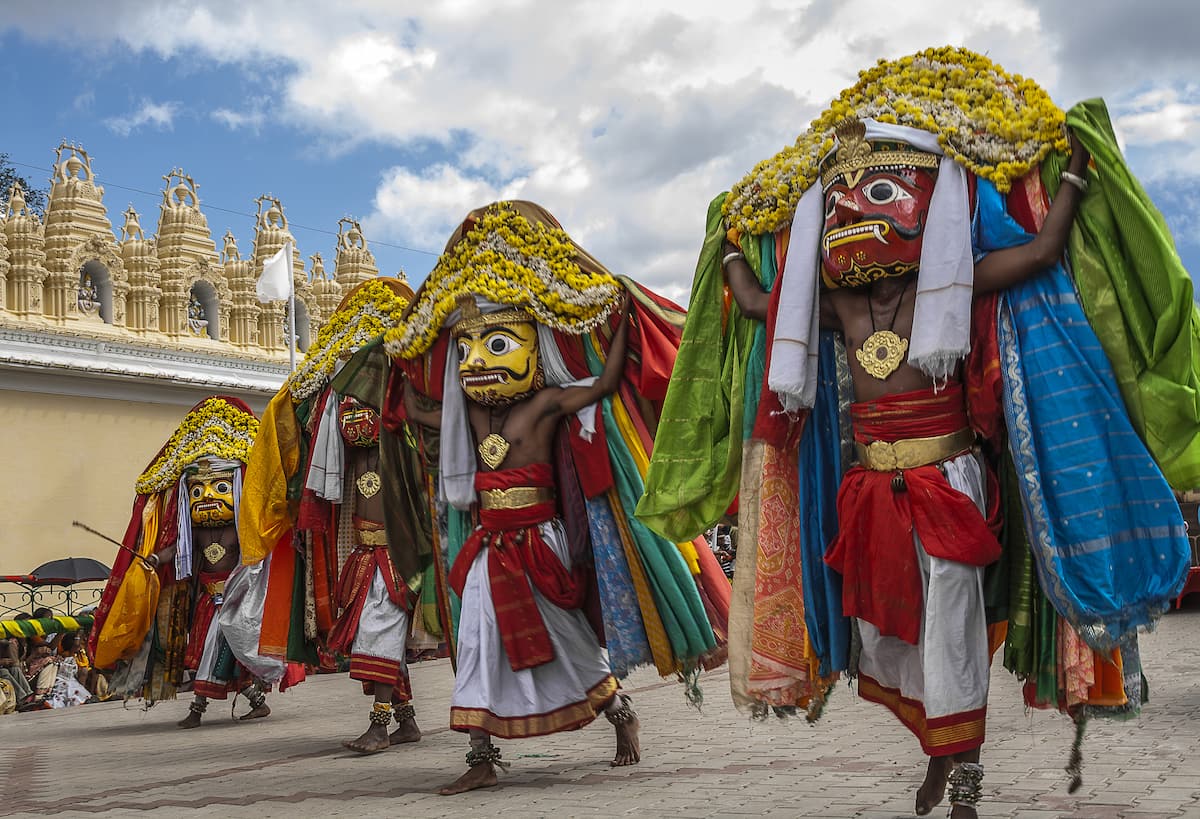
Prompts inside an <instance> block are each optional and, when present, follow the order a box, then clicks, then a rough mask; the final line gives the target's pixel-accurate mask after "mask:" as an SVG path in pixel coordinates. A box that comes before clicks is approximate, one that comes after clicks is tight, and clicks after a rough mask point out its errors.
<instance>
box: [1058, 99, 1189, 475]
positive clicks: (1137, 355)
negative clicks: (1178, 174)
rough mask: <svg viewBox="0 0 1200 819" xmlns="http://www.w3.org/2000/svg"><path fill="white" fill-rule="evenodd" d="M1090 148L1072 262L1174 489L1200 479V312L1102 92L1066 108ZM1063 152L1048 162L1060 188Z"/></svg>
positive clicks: (1137, 422) (1084, 300) (1091, 315)
mask: <svg viewBox="0 0 1200 819" xmlns="http://www.w3.org/2000/svg"><path fill="white" fill-rule="evenodd" d="M1067 125H1068V126H1069V127H1070V128H1071V129H1072V130H1073V131H1074V132H1075V133H1076V134H1077V135H1078V137H1079V140H1080V141H1081V142H1082V143H1083V145H1084V147H1086V148H1087V149H1088V150H1089V151H1090V152H1091V154H1092V160H1093V167H1092V168H1089V171H1088V177H1089V182H1090V185H1089V189H1088V192H1087V195H1085V196H1084V197H1083V202H1082V203H1081V205H1080V207H1079V213H1078V215H1077V216H1076V218H1075V226H1074V227H1073V228H1072V230H1071V237H1070V241H1069V245H1068V248H1069V253H1070V262H1071V270H1072V272H1073V274H1074V277H1075V283H1076V286H1077V288H1078V290H1079V298H1080V302H1081V304H1082V306H1083V310H1084V312H1085V313H1086V314H1087V317H1088V321H1089V322H1090V323H1091V325H1092V327H1093V329H1095V331H1096V335H1097V336H1098V337H1099V339H1100V343H1101V345H1102V346H1103V347H1104V352H1105V354H1106V355H1107V356H1108V359H1109V361H1110V362H1111V363H1112V367H1113V371H1114V372H1115V373H1116V376H1117V383H1118V385H1119V387H1120V390H1121V396H1122V398H1123V399H1124V401H1125V406H1126V408H1127V409H1128V411H1129V416H1130V418H1131V419H1132V420H1133V424H1134V428H1135V429H1137V430H1138V433H1139V434H1140V435H1141V437H1142V440H1143V441H1144V442H1145V444H1146V447H1147V448H1148V449H1149V450H1150V453H1151V454H1152V455H1153V456H1154V459H1155V461H1156V462H1157V463H1158V465H1159V468H1161V469H1162V471H1163V474H1164V475H1165V476H1166V478H1167V481H1168V483H1170V484H1171V486H1172V487H1173V488H1174V489H1177V490H1187V489H1195V488H1196V487H1200V314H1198V313H1197V308H1196V305H1195V304H1194V303H1193V301H1192V279H1191V277H1190V276H1189V275H1188V272H1187V270H1186V269H1184V267H1183V263H1182V261H1181V260H1180V258H1179V254H1178V253H1177V252H1176V250H1175V244H1174V242H1173V241H1172V239H1171V234H1170V232H1169V231H1168V229H1167V224H1166V221H1165V220H1164V219H1163V216H1162V214H1161V213H1160V212H1159V211H1158V209H1157V208H1155V207H1154V204H1153V203H1152V202H1151V201H1150V198H1149V197H1148V196H1147V195H1146V192H1145V190H1144V189H1143V188H1142V186H1141V184H1139V183H1138V181H1137V179H1136V178H1135V177H1134V176H1133V174H1132V173H1131V172H1130V170H1129V167H1128V166H1127V165H1126V164H1125V160H1124V158H1123V157H1122V156H1121V151H1120V148H1119V147H1118V146H1117V140H1116V136H1115V135H1114V134H1113V130H1112V124H1111V123H1110V121H1109V117H1108V110H1107V109H1106V108H1105V105H1104V102H1103V101H1102V100H1099V99H1094V100H1087V101H1085V102H1081V103H1079V104H1078V105H1076V106H1075V107H1074V108H1072V109H1071V110H1070V111H1068V112H1067ZM1064 167H1065V160H1064V158H1063V157H1062V156H1061V155H1052V156H1050V157H1048V158H1047V159H1046V161H1045V162H1043V163H1042V179H1043V181H1044V183H1045V185H1046V188H1047V190H1048V191H1049V192H1050V194H1051V195H1052V196H1053V195H1054V194H1055V193H1057V191H1058V187H1059V184H1060V178H1061V174H1062V171H1063V169H1064Z"/></svg>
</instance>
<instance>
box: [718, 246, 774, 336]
mask: <svg viewBox="0 0 1200 819" xmlns="http://www.w3.org/2000/svg"><path fill="white" fill-rule="evenodd" d="M722 252H723V254H724V255H723V256H722V257H721V269H722V270H724V271H725V281H727V282H728V283H729V290H730V292H731V293H733V300H734V301H736V302H737V305H738V307H740V308H741V309H742V312H743V313H744V314H745V315H746V316H748V317H749V318H752V319H757V320H759V321H766V320H767V305H769V304H770V302H771V294H770V293H768V292H767V291H765V290H763V289H762V285H761V284H759V283H758V277H757V276H755V275H754V271H753V270H751V269H750V265H749V264H747V263H746V257H745V256H743V255H742V252H741V251H740V250H738V248H737V246H736V245H735V244H733V242H728V241H727V242H725V247H724V248H723V250H722Z"/></svg>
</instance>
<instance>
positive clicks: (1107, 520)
mask: <svg viewBox="0 0 1200 819" xmlns="http://www.w3.org/2000/svg"><path fill="white" fill-rule="evenodd" d="M977 193H978V197H977V206H976V214H975V220H974V229H975V245H976V249H977V251H979V252H980V253H981V254H982V253H986V252H988V251H992V250H999V249H1001V248H1006V247H1012V246H1015V245H1021V244H1024V243H1026V242H1028V241H1029V240H1030V239H1031V238H1032V237H1031V236H1030V235H1029V234H1027V233H1026V232H1025V231H1024V230H1023V229H1022V228H1021V227H1020V226H1019V225H1018V224H1017V223H1016V222H1015V221H1014V220H1013V219H1012V217H1011V216H1010V215H1009V214H1008V213H1007V211H1006V209H1005V204H1004V199H1003V197H1002V196H1001V195H1000V193H999V192H997V191H996V189H995V188H994V187H993V186H992V185H991V184H989V183H988V182H986V181H985V180H983V179H980V180H979V184H978V189H977ZM1100 330H1101V331H1103V328H1100ZM999 340H1000V359H1001V370H1002V373H1003V379H1004V413H1005V419H1006V421H1007V423H1008V433H1009V449H1010V450H1011V452H1012V457H1013V462H1014V464H1015V465H1016V473H1017V478H1018V481H1019V484H1020V493H1021V502H1022V506H1023V511H1024V518H1025V526H1026V531H1027V534H1028V537H1029V544H1030V548H1031V549H1032V550H1033V555H1034V560H1035V562H1036V564H1037V571H1038V578H1039V580H1040V581H1041V585H1042V589H1043V590H1044V591H1045V593H1046V596H1047V597H1048V598H1049V599H1050V602H1051V603H1052V604H1053V606H1054V608H1055V610H1056V611H1057V612H1058V613H1059V615H1061V616H1062V617H1064V618H1065V619H1066V620H1067V621H1068V622H1070V623H1071V625H1073V626H1074V627H1075V628H1076V629H1077V630H1078V631H1079V633H1080V634H1081V636H1083V638H1084V639H1085V640H1086V641H1087V642H1088V643H1089V644H1091V645H1092V646H1093V647H1094V648H1096V649H1099V650H1102V651H1104V650H1109V649H1111V648H1113V647H1114V646H1115V645H1116V644H1117V643H1118V642H1119V641H1120V640H1121V639H1122V638H1123V637H1125V636H1127V635H1129V634H1131V633H1133V632H1135V631H1136V629H1137V628H1138V627H1139V626H1146V625H1148V624H1150V622H1151V621H1153V620H1154V619H1155V618H1156V617H1157V616H1159V615H1160V614H1162V613H1163V612H1165V611H1166V610H1167V609H1168V608H1169V607H1170V605H1171V602H1172V600H1173V599H1174V598H1175V596H1176V595H1177V594H1178V593H1179V591H1180V589H1181V588H1182V585H1183V582H1184V579H1185V578H1186V575H1187V570H1188V565H1189V558H1190V553H1189V548H1188V544H1187V540H1186V528H1185V526H1184V523H1183V517H1182V515H1181V514H1180V511H1179V506H1178V504H1177V503H1176V502H1175V497H1174V495H1173V494H1172V492H1171V489H1170V487H1169V486H1168V485H1167V482H1166V479H1165V478H1164V477H1163V475H1162V472H1161V471H1160V470H1159V468H1158V466H1157V465H1156V464H1155V463H1154V460H1153V459H1152V458H1151V457H1150V454H1149V452H1148V451H1147V449H1146V446H1145V444H1143V442H1142V440H1141V438H1139V437H1138V435H1137V433H1136V432H1135V431H1134V428H1133V426H1132V424H1131V423H1130V420H1129V416H1128V414H1127V413H1126V411H1125V405H1124V403H1123V402H1122V399H1121V394H1120V392H1119V390H1118V388H1117V383H1116V378H1115V377H1114V375H1113V371H1112V367H1111V366H1110V365H1109V362H1108V359H1107V358H1106V357H1105V355H1104V351H1103V349H1102V348H1101V346H1100V342H1099V340H1098V339H1097V337H1096V332H1095V330H1093V328H1092V327H1091V326H1090V325H1089V324H1088V321H1087V318H1086V317H1085V315H1084V313H1083V310H1082V308H1081V307H1080V305H1079V300H1078V298H1077V296H1076V293H1075V288H1074V286H1073V283H1072V281H1071V279H1070V277H1069V276H1068V274H1067V272H1066V270H1065V269H1064V268H1063V266H1062V265H1061V264H1056V265H1055V266H1054V267H1053V268H1051V269H1049V270H1047V271H1045V272H1043V273H1041V274H1039V275H1037V276H1035V277H1034V278H1032V279H1030V280H1028V281H1026V282H1024V283H1022V284H1019V285H1017V286H1015V287H1012V288H1010V289H1009V290H1008V291H1007V292H1006V293H1005V294H1004V298H1003V299H1002V300H1001V308H1000V321H999Z"/></svg>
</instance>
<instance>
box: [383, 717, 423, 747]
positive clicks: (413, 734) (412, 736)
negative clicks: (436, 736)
mask: <svg viewBox="0 0 1200 819" xmlns="http://www.w3.org/2000/svg"><path fill="white" fill-rule="evenodd" d="M388 741H389V742H391V744H392V745H402V744H404V743H406V742H420V741H421V729H420V728H418V727H417V720H416V719H415V718H414V717H409V718H408V719H404V720H400V723H399V724H398V725H397V726H396V730H395V731H392V733H391V736H389V737H388Z"/></svg>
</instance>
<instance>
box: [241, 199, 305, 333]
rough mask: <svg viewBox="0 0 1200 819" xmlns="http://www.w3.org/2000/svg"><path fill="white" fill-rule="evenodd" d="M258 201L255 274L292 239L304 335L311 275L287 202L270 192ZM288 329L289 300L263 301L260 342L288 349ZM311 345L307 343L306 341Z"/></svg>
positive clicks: (299, 320) (299, 318)
mask: <svg viewBox="0 0 1200 819" xmlns="http://www.w3.org/2000/svg"><path fill="white" fill-rule="evenodd" d="M255 201H256V202H257V203H258V217H257V224H256V225H255V229H254V276H255V278H256V279H257V277H259V276H261V275H262V271H263V265H264V264H265V263H266V261H267V259H269V258H271V257H272V256H274V255H275V254H276V253H278V252H279V250H280V248H282V247H283V246H284V244H285V243H286V242H291V243H292V279H293V286H295V288H296V335H297V336H298V337H300V339H302V340H303V339H304V338H305V336H306V334H307V332H308V314H307V311H305V310H304V308H303V307H301V305H302V304H305V302H304V301H303V298H304V296H305V295H307V293H308V290H309V288H308V278H307V277H306V276H305V275H304V262H303V261H301V259H300V249H299V248H298V247H296V240H295V238H294V237H293V236H292V233H291V231H290V230H289V229H288V222H287V216H286V215H284V212H283V205H282V204H281V203H280V201H279V200H278V199H276V198H275V197H274V196H271V195H270V194H266V195H265V196H260V197H258V199H256V200H255ZM302 312H303V316H302ZM286 331H287V302H284V301H273V302H268V303H267V304H264V305H262V315H261V316H260V317H259V321H258V346H260V347H262V348H263V349H264V350H267V351H269V352H273V351H276V350H280V351H284V352H286V351H287V346H286V344H285V341H284V336H285V335H286ZM302 346H307V345H302Z"/></svg>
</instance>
